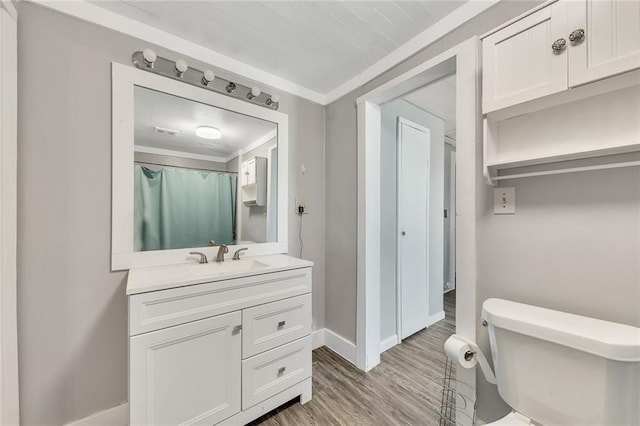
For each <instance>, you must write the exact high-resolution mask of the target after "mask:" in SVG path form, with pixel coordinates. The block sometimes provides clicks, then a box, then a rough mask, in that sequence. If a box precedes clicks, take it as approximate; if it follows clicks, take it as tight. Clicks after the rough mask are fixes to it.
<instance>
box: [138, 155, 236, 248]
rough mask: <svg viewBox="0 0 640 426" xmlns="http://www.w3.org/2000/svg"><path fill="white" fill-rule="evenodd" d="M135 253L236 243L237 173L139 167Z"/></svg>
mask: <svg viewBox="0 0 640 426" xmlns="http://www.w3.org/2000/svg"><path fill="white" fill-rule="evenodd" d="M134 181H135V189H134V191H135V193H134V218H135V219H134V250H135V251H148V250H165V249H178V248H189V247H205V246H207V245H208V244H209V241H211V240H214V241H215V242H216V243H217V244H233V243H234V240H235V228H236V226H235V218H236V188H237V181H238V177H237V175H236V174H232V173H225V172H210V171H201V170H193V169H180V168H172V167H163V168H162V169H160V170H158V171H154V170H151V169H149V168H147V167H144V166H142V165H140V164H136V165H135V179H134Z"/></svg>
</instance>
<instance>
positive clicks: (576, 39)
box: [569, 28, 584, 44]
mask: <svg viewBox="0 0 640 426" xmlns="http://www.w3.org/2000/svg"><path fill="white" fill-rule="evenodd" d="M582 40H584V29H583V28H578V29H577V30H575V31H572V32H571V34H569V41H571V43H573V44H580V43H581V42H582Z"/></svg>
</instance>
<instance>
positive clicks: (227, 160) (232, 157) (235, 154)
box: [225, 129, 278, 163]
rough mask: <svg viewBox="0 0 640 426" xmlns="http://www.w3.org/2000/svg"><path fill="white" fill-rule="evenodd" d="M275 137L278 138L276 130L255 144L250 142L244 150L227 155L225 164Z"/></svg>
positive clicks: (270, 131)
mask: <svg viewBox="0 0 640 426" xmlns="http://www.w3.org/2000/svg"><path fill="white" fill-rule="evenodd" d="M277 137H278V129H273V130H269V132H268V133H266V134H265V135H263V136H261V137H260V138H258V139H257V140H256V141H255V142H252V143H251V144H249V145H247V146H245V147H244V148H240V149H239V150H237V151H236V152H234V153H233V154H229V155H228V156H227V158H225V162H226V163H228V162H229V161H231V160H233V159H234V158H236V157H238V156H240V155H244V154H246V153H247V152H249V151H253V150H254V149H256V148H257V147H259V146H260V145H262V144H263V143H265V142H269V141H270V140H271V139H273V138H277Z"/></svg>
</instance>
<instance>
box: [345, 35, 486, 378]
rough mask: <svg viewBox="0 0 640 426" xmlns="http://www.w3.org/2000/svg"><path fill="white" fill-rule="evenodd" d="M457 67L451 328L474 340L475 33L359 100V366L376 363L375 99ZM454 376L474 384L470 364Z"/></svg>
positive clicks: (478, 148)
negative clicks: (453, 311)
mask: <svg viewBox="0 0 640 426" xmlns="http://www.w3.org/2000/svg"><path fill="white" fill-rule="evenodd" d="M454 73H455V74H456V123H457V127H456V133H457V141H456V145H457V147H456V148H457V154H458V155H457V160H458V164H457V168H456V172H457V175H456V188H457V191H456V208H457V211H456V222H457V223H456V229H457V233H456V276H457V288H458V291H456V333H457V334H460V335H462V336H463V337H466V338H467V339H470V340H472V341H475V337H476V319H477V318H476V311H477V307H476V219H475V217H476V184H477V182H478V179H479V177H478V173H479V172H481V170H482V167H481V164H482V128H481V125H480V124H481V119H480V113H481V109H480V76H481V74H480V40H479V38H478V37H472V38H470V39H468V40H466V41H464V42H462V43H460V44H458V45H457V46H455V47H453V48H451V49H449V50H447V51H446V52H444V53H441V54H439V55H437V56H435V57H434V58H432V59H429V60H427V61H425V62H423V63H422V64H420V65H418V66H416V67H414V68H412V69H410V70H409V71H407V72H405V73H403V74H401V75H400V76H398V77H396V78H394V79H392V80H391V81H389V82H387V83H385V84H382V85H381V86H379V87H377V88H376V89H374V90H371V91H370V92H368V93H366V94H364V95H363V96H361V97H359V98H358V99H357V123H358V127H357V130H358V133H357V170H358V174H357V183H358V196H357V204H358V222H357V235H358V241H357V293H356V300H357V304H356V318H357V320H356V366H357V367H358V368H359V369H361V370H363V371H369V370H371V369H372V368H373V367H375V366H376V365H378V364H379V363H380V256H381V253H380V251H381V249H380V181H381V176H380V138H381V114H380V105H381V104H383V103H385V102H389V101H390V100H393V99H396V98H399V97H401V96H403V95H405V94H407V93H409V92H411V91H413V90H415V89H417V88H419V87H422V86H424V85H426V84H428V83H431V82H433V81H436V80H438V79H440V78H443V77H444V76H447V75H451V74H454ZM480 176H481V175H480ZM480 182H481V181H480ZM459 376H460V377H458V379H459V380H463V381H464V382H466V383H467V384H469V385H470V386H472V387H473V388H474V389H475V383H476V378H475V373H474V372H473V370H463V371H460V372H459Z"/></svg>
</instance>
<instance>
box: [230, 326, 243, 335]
mask: <svg viewBox="0 0 640 426" xmlns="http://www.w3.org/2000/svg"><path fill="white" fill-rule="evenodd" d="M240 331H242V326H241V325H236V326H235V327H233V331H232V332H231V334H238V333H240Z"/></svg>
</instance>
